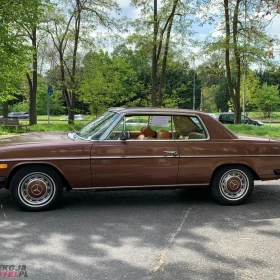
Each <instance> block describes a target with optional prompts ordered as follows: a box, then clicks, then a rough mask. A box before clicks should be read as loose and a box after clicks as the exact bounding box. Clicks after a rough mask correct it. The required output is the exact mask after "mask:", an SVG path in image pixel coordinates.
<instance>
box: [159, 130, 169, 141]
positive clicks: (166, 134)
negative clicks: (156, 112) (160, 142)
mask: <svg viewBox="0 0 280 280" xmlns="http://www.w3.org/2000/svg"><path fill="white" fill-rule="evenodd" d="M169 138H170V132H169V131H167V130H163V129H160V130H159V131H158V133H157V139H169Z"/></svg>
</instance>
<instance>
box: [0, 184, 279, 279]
mask: <svg viewBox="0 0 280 280" xmlns="http://www.w3.org/2000/svg"><path fill="white" fill-rule="evenodd" d="M279 183H280V182H277V181H269V182H265V183H264V182H256V187H255V190H254V193H253V195H252V198H251V199H250V200H249V201H248V202H247V203H246V204H244V205H242V206H235V207H226V206H221V205H218V204H216V203H215V202H213V201H212V199H211V197H210V195H209V193H208V191H207V189H205V188H192V189H188V190H164V191H119V192H102V193H101V192H99V193H74V192H70V193H66V195H65V199H64V201H63V203H62V204H61V205H60V206H59V207H58V208H57V209H56V210H54V211H48V212H39V213H26V212H21V211H19V210H18V209H17V208H16V207H15V205H14V204H13V203H12V201H11V199H10V195H9V192H8V191H6V190H1V191H0V206H1V208H0V252H1V253H0V272H1V270H2V274H3V271H4V270H5V269H9V268H7V267H5V266H4V267H3V265H15V266H16V267H18V266H19V265H26V271H27V274H26V275H25V276H28V278H25V277H23V276H22V277H21V278H22V279H36V280H37V279H38V280H45V279H53V280H56V279H75V280H76V279H77V280H78V279H85V280H87V279H88V280H105V279H109V280H119V279H128V280H134V279H137V280H139V279H145V280H165V279H166V280H169V279H170V280H171V279H172V280H176V279H179V280H180V279H197V280H203V279H225V280H230V279H254V280H255V279H262V280H263V279H265V280H268V279H280V184H279ZM1 265H2V267H1ZM21 268H22V267H21ZM23 268H25V267H23ZM18 274H19V272H18ZM0 278H1V275H0ZM2 278H3V275H2ZM21 278H20V279H21Z"/></svg>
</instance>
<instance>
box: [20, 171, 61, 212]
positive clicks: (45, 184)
mask: <svg viewBox="0 0 280 280" xmlns="http://www.w3.org/2000/svg"><path fill="white" fill-rule="evenodd" d="M55 193H56V186H55V183H54V181H53V180H52V178H51V177H50V176H49V175H47V174H45V173H41V172H34V173H30V174H28V175H26V176H25V177H24V178H23V179H22V180H21V181H20V183H19V185H18V196H19V198H20V200H21V201H22V202H23V203H24V204H25V205H27V206H29V207H42V206H45V205H47V204H49V203H50V202H51V201H52V199H53V198H54V196H55Z"/></svg>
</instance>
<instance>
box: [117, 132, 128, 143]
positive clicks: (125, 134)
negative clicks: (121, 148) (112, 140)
mask: <svg viewBox="0 0 280 280" xmlns="http://www.w3.org/2000/svg"><path fill="white" fill-rule="evenodd" d="M119 139H120V140H122V141H125V140H127V139H131V135H130V131H122V132H121V134H120V137H119Z"/></svg>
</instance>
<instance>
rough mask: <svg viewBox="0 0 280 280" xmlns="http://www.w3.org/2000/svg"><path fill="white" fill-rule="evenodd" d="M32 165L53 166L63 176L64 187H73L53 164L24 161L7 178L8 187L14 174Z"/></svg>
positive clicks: (7, 187)
mask: <svg viewBox="0 0 280 280" xmlns="http://www.w3.org/2000/svg"><path fill="white" fill-rule="evenodd" d="M27 166H28V167H30V166H34V167H39V166H44V167H48V168H51V169H52V170H53V171H55V172H56V173H57V174H58V175H59V176H60V178H61V180H62V182H63V187H65V188H66V189H67V190H70V189H71V186H70V184H69V182H68V181H67V180H66V178H65V176H64V175H63V174H62V173H61V172H60V171H59V170H58V169H57V168H56V167H54V166H53V165H51V164H48V163H34V162H33V163H23V164H19V165H17V166H15V167H14V168H13V169H12V171H11V172H10V174H9V177H8V180H7V185H6V189H9V188H10V183H11V180H12V178H13V177H14V175H15V174H16V173H17V172H18V171H19V170H20V169H22V168H24V167H27Z"/></svg>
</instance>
